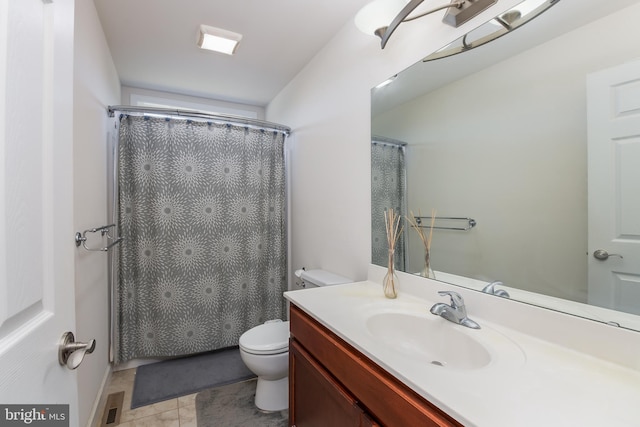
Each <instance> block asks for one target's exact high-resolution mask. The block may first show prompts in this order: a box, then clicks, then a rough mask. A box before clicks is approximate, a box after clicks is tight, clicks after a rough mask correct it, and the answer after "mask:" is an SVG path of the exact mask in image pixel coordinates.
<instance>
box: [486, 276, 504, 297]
mask: <svg viewBox="0 0 640 427" xmlns="http://www.w3.org/2000/svg"><path fill="white" fill-rule="evenodd" d="M501 285H504V283H502V282H500V281H498V280H496V281H493V282H491V283H489V284H488V285H487V286H485V287H484V288H482V292H484V293H487V294H491V295H496V296H499V297H502V298H509V293H508V292H507V291H505V290H504V289H496V286H501Z"/></svg>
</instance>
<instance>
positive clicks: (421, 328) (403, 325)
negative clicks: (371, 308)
mask: <svg viewBox="0 0 640 427" xmlns="http://www.w3.org/2000/svg"><path fill="white" fill-rule="evenodd" d="M366 328H367V331H368V332H369V334H371V335H372V336H373V337H375V339H376V340H377V341H378V342H381V343H384V344H386V345H388V346H391V347H393V348H394V349H395V350H396V351H398V352H400V353H402V354H404V355H405V356H407V357H409V358H412V359H415V360H417V361H419V362H420V363H423V364H425V365H427V364H431V365H434V366H439V367H442V368H449V369H456V370H471V369H480V368H483V367H485V366H487V365H489V364H490V363H491V361H492V355H491V353H490V352H489V350H488V349H487V348H486V346H485V345H484V344H482V343H481V342H480V341H479V340H477V339H476V338H474V337H473V334H477V335H480V334H482V333H486V331H485V332H483V331H480V330H472V329H469V331H466V330H464V329H465V328H464V327H463V326H458V325H455V324H453V323H450V322H447V321H445V320H443V319H442V318H440V317H437V316H429V317H427V315H425V316H417V315H411V314H405V313H389V312H387V313H378V314H373V315H371V316H369V317H368V318H367V320H366Z"/></svg>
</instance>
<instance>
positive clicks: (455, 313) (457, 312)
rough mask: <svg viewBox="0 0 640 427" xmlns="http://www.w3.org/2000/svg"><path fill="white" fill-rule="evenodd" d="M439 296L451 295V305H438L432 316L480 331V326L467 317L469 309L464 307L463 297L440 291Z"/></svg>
mask: <svg viewBox="0 0 640 427" xmlns="http://www.w3.org/2000/svg"><path fill="white" fill-rule="evenodd" d="M438 295H441V296H445V295H449V297H450V298H451V305H447V304H445V303H442V302H439V303H436V304H434V305H433V307H431V310H430V311H431V314H435V315H437V316H440V317H444V318H445V319H447V320H448V321H450V322H453V323H457V324H458V325H462V326H466V327H467V328H472V329H480V325H478V324H477V323H476V322H474V321H473V320H471V319H469V318H468V317H467V309H466V308H465V307H464V300H463V299H462V295H460V294H459V293H457V292H451V291H438Z"/></svg>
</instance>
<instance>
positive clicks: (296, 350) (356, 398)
mask: <svg viewBox="0 0 640 427" xmlns="http://www.w3.org/2000/svg"><path fill="white" fill-rule="evenodd" d="M290 320H291V325H290V330H291V339H290V346H289V424H290V425H291V426H296V427H315V426H318V427H325V426H332V427H339V426H363V427H364V426H399V427H408V426H425V427H429V426H434V427H435V426H439V427H445V426H449V427H450V426H458V427H461V426H462V424H460V423H458V422H457V421H455V420H454V419H453V418H451V417H450V416H448V415H447V414H445V413H444V412H442V411H441V410H439V409H438V408H436V407H435V406H434V405H433V404H431V403H430V402H428V401H427V400H425V399H424V398H423V397H422V396H420V395H418V394H417V393H416V392H414V391H413V390H411V389H410V388H409V387H407V386H406V385H404V384H403V383H401V382H400V381H399V380H398V379H396V378H395V377H394V376H393V375H391V374H390V373H389V372H387V371H385V370H384V369H382V368H381V367H380V366H378V365H377V364H375V363H374V362H373V361H372V360H370V359H369V358H367V357H366V356H365V355H363V354H362V353H360V352H359V351H358V350H356V349H355V348H353V347H352V346H351V345H349V344H348V343H346V342H345V341H344V340H342V339H341V338H340V337H338V336H337V335H335V334H334V333H333V332H331V331H329V330H328V329H327V328H325V327H324V326H322V325H321V324H320V323H318V322H317V321H316V320H315V319H313V318H312V317H310V316H309V315H307V314H306V313H305V312H303V311H302V310H300V309H299V308H298V307H296V306H295V305H294V304H291V316H290Z"/></svg>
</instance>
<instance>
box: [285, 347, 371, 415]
mask: <svg viewBox="0 0 640 427" xmlns="http://www.w3.org/2000/svg"><path fill="white" fill-rule="evenodd" d="M289 381H290V389H289V401H290V402H289V424H290V425H292V426H296V427H327V426H331V427H375V426H378V424H377V423H376V422H375V421H373V420H372V419H371V418H370V417H369V416H368V415H367V414H365V413H364V412H363V411H362V409H361V408H360V407H359V406H358V405H357V402H356V401H355V399H354V398H353V397H352V396H351V395H350V394H349V393H348V392H347V391H346V390H345V389H344V388H343V387H342V386H341V385H340V384H339V383H338V382H336V380H335V379H334V378H333V377H332V376H331V375H330V374H329V373H328V372H327V371H326V370H325V369H324V368H323V367H322V366H321V365H320V364H318V362H316V361H315V359H314V358H313V357H312V356H310V355H309V353H307V352H306V351H305V350H304V349H303V348H302V347H301V346H300V345H299V344H298V343H297V342H296V341H295V340H291V344H290V346H289Z"/></svg>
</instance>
